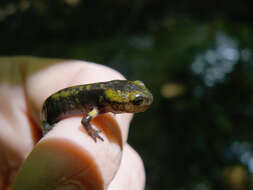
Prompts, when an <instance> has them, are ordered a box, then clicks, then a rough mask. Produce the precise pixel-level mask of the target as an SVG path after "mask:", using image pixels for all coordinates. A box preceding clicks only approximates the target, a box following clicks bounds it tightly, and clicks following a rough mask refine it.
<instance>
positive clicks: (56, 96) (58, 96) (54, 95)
mask: <svg viewBox="0 0 253 190" xmlns="http://www.w3.org/2000/svg"><path fill="white" fill-rule="evenodd" d="M51 98H53V99H55V100H59V98H60V94H59V93H56V94H53V95H52V96H51Z"/></svg>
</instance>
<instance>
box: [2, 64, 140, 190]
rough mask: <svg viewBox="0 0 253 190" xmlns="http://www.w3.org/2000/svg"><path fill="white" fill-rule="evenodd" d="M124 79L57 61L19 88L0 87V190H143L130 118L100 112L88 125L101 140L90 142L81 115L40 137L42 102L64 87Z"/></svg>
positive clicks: (89, 66) (105, 69) (109, 72)
mask: <svg viewBox="0 0 253 190" xmlns="http://www.w3.org/2000/svg"><path fill="white" fill-rule="evenodd" d="M114 79H124V77H123V76H122V75H121V74H120V73H118V72H117V71H115V70H112V69H110V68H108V67H105V66H102V65H98V64H94V63H88V62H83V61H59V62H58V63H57V64H53V65H50V66H47V67H45V68H43V69H41V70H39V71H37V72H36V73H33V74H32V75H30V76H29V77H28V78H27V79H26V80H25V83H24V84H23V85H10V84H9V83H1V84H0V97H1V100H0V101H1V104H0V105H1V106H0V189H1V190H2V189H3V190H4V189H13V190H21V189H26V190H29V189H37V190H40V189H43V190H44V189H69V190H70V189H71V190H72V189H91V190H92V189H96V190H97V189H98V190H100V189H108V190H116V189H121V190H124V189H131V190H142V189H144V184H145V172H144V167H143V163H142V160H141V159H140V157H139V155H138V154H137V153H136V152H135V151H134V150H133V149H132V148H131V147H130V146H129V145H128V144H127V136H128V129H129V124H130V121H131V118H132V114H117V115H113V114H110V113H109V114H104V115H102V116H99V117H98V118H96V119H95V120H94V121H93V122H92V125H93V126H94V127H96V128H97V129H100V130H101V131H102V133H101V136H102V137H103V139H104V142H102V141H99V140H98V142H97V143H95V142H94V141H93V140H92V138H91V137H90V136H89V135H88V134H87V133H86V131H85V130H84V129H83V127H82V126H81V119H82V116H73V117H69V118H66V119H64V120H61V121H60V122H58V123H57V124H56V125H55V127H54V129H53V130H51V131H50V132H49V133H48V134H47V135H46V136H44V137H42V136H41V134H40V132H39V130H38V127H39V114H40V110H41V107H42V105H43V102H44V100H45V99H46V98H47V97H48V96H50V95H51V94H52V93H54V92H56V91H58V90H60V89H62V88H65V87H67V86H73V85H79V84H87V83H93V82H101V81H108V80H114Z"/></svg>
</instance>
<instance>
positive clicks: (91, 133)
mask: <svg viewBox="0 0 253 190" xmlns="http://www.w3.org/2000/svg"><path fill="white" fill-rule="evenodd" d="M98 114H99V112H98V110H97V109H96V108H93V109H92V110H91V111H90V112H89V113H88V114H87V115H86V116H85V117H84V118H83V119H82V121H81V122H82V125H83V126H84V128H85V129H86V131H87V133H88V134H89V136H91V138H92V139H93V140H94V141H95V142H97V138H98V139H100V140H101V141H104V139H103V138H102V137H101V136H99V134H98V133H99V132H100V131H99V130H96V129H94V128H93V127H92V126H91V124H90V121H91V120H92V119H93V118H95V117H96V116H97V115H98Z"/></svg>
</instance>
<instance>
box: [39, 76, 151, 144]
mask: <svg viewBox="0 0 253 190" xmlns="http://www.w3.org/2000/svg"><path fill="white" fill-rule="evenodd" d="M152 102H153V96H152V94H151V93H150V91H149V90H148V89H147V88H146V86H145V85H144V83H143V82H141V81H139V80H137V81H128V80H112V81H107V82H99V83H92V84H85V85H78V86H71V87H68V88H64V89H62V90H59V91H58V92H56V93H54V94H52V95H51V96H49V97H48V98H47V99H46V100H45V102H44V104H43V107H42V111H41V122H42V125H41V126H42V133H43V136H44V135H46V134H47V132H48V131H50V130H51V129H52V128H53V127H54V124H55V123H57V122H59V121H60V120H62V119H63V118H66V117H69V116H73V115H77V114H78V115H80V114H84V115H85V116H84V117H83V118H82V120H81V124H82V125H83V127H84V128H85V129H86V131H87V133H88V135H89V136H90V137H91V138H92V139H93V140H94V141H95V142H96V141H97V138H98V139H100V140H101V141H103V138H102V137H101V136H100V135H99V132H100V131H99V130H96V129H94V128H93V127H92V126H91V124H90V121H91V120H92V119H94V118H95V117H96V116H98V115H99V114H103V113H107V112H112V113H115V114H118V113H137V112H143V111H145V110H146V109H147V108H148V107H149V106H150V105H151V103H152Z"/></svg>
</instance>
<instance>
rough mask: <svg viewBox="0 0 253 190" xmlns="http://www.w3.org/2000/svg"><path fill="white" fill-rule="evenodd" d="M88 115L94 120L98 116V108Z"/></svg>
mask: <svg viewBox="0 0 253 190" xmlns="http://www.w3.org/2000/svg"><path fill="white" fill-rule="evenodd" d="M88 115H90V116H91V117H92V119H93V118H94V117H96V116H97V115H98V110H97V109H96V108H94V109H93V110H91V111H90V112H89V113H88Z"/></svg>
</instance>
